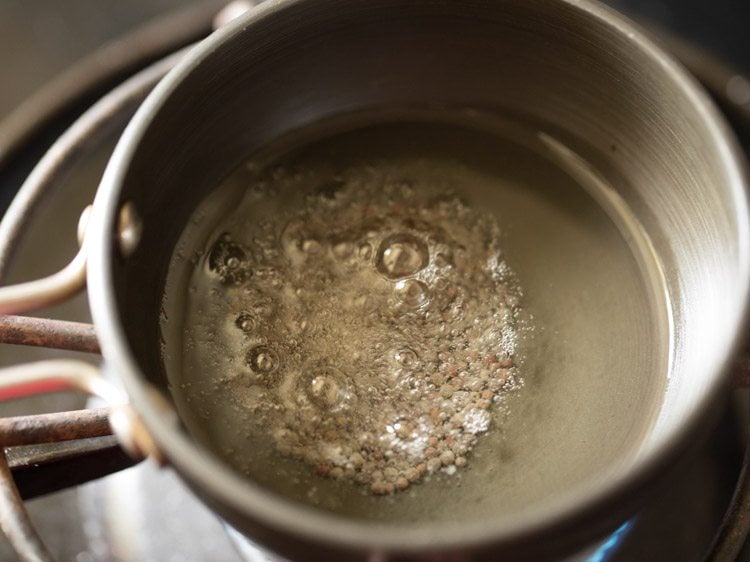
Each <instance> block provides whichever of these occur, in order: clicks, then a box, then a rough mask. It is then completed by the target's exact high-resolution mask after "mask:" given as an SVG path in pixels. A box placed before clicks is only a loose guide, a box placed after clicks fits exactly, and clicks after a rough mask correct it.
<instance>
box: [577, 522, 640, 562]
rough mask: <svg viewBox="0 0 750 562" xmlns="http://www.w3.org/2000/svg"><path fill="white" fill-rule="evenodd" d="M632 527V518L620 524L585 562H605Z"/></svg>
mask: <svg viewBox="0 0 750 562" xmlns="http://www.w3.org/2000/svg"><path fill="white" fill-rule="evenodd" d="M632 527H633V519H631V520H630V521H626V522H625V523H623V524H622V525H620V527H619V528H618V529H617V530H616V531H615V532H614V533H612V534H611V535H610V537H609V538H608V539H607V540H606V541H604V542H603V543H602V544H601V545H600V546H599V548H597V549H596V552H594V553H593V554H592V555H591V556H589V557H588V559H587V560H586V562H607V561H608V560H609V559H610V558H611V557H612V555H613V554H614V553H615V552H616V551H617V547H619V546H620V543H622V541H623V539H624V538H625V537H626V536H627V534H628V532H629V531H630V529H631V528H632Z"/></svg>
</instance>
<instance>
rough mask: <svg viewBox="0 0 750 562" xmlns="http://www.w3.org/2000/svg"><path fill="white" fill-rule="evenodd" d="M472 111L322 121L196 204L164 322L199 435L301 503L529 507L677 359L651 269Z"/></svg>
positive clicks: (587, 199) (629, 421)
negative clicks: (362, 121) (429, 117)
mask: <svg viewBox="0 0 750 562" xmlns="http://www.w3.org/2000/svg"><path fill="white" fill-rule="evenodd" d="M482 128H484V129H485V130H483V131H480V130H477V128H476V126H475V124H474V125H473V126H472V127H468V126H466V123H460V124H457V123H443V124H435V123H426V122H419V121H414V122H400V123H391V124H381V125H374V126H366V127H359V128H358V127H354V126H353V125H352V124H351V123H349V124H344V123H335V124H330V125H328V126H326V125H324V126H322V127H316V128H315V131H316V133H315V134H316V135H317V138H316V137H313V136H306V133H305V132H303V133H301V134H298V135H296V136H294V137H290V138H288V139H285V140H283V141H282V142H280V143H279V144H278V145H277V146H273V147H269V148H268V150H266V151H264V152H263V153H262V154H258V155H254V156H253V158H252V159H251V160H248V162H246V163H243V165H242V166H240V167H239V168H238V169H237V170H236V171H235V172H234V173H232V174H231V175H230V176H229V177H228V178H227V179H226V181H225V182H224V183H223V185H221V186H220V187H219V188H218V189H217V190H216V191H215V193H213V194H212V195H211V196H210V197H209V198H208V199H207V200H206V201H205V202H204V203H203V204H202V205H201V206H200V207H199V208H198V210H197V211H196V212H195V214H194V217H193V220H192V222H191V224H190V225H189V227H188V228H187V229H186V230H185V232H184V233H183V236H182V238H181V240H180V243H179V244H178V247H177V249H176V251H175V254H174V257H173V260H172V263H171V265H170V273H169V276H168V279H167V290H166V291H165V295H166V296H165V301H164V310H165V317H164V319H163V322H162V333H163V339H164V342H165V343H164V348H163V355H164V362H165V367H166V370H167V373H168V375H169V377H170V382H171V384H172V391H173V393H174V395H175V397H176V400H177V403H178V407H179V409H180V412H181V415H182V416H183V419H184V420H185V422H186V424H187V426H188V428H189V429H190V430H191V432H193V434H194V435H195V436H196V438H197V439H198V440H200V441H201V442H203V443H204V444H205V445H206V446H207V447H208V448H210V449H211V450H213V451H214V452H215V453H216V454H218V455H219V456H221V457H222V458H223V459H225V460H226V461H227V462H228V463H229V464H231V465H232V466H233V467H235V468H236V469H237V470H238V471H240V472H241V473H242V474H244V475H246V476H247V477H249V478H251V479H252V480H254V481H256V482H258V483H259V484H261V485H264V486H266V487H269V488H271V489H273V490H275V491H277V492H279V493H281V494H284V495H286V496H289V497H291V498H294V499H296V500H299V501H303V502H306V503H309V504H312V505H315V506H317V507H320V508H323V509H327V510H332V511H336V512H339V513H343V514H348V515H352V516H356V517H364V518H372V519H383V520H387V521H399V520H402V521H410V522H414V521H415V520H417V521H428V520H465V519H466V518H474V517H482V518H486V517H489V516H493V515H497V512H498V511H504V512H509V511H518V510H521V509H524V508H526V507H529V506H530V505H532V504H533V503H535V502H540V501H544V500H545V499H549V498H550V497H551V496H554V494H555V493H556V492H562V491H564V490H569V489H570V488H571V487H574V486H576V485H583V484H585V483H586V482H587V481H590V480H591V479H593V478H598V477H603V475H604V474H605V473H606V470H607V469H608V468H611V467H612V466H613V465H615V464H616V463H617V462H620V461H624V460H626V459H627V458H629V457H630V456H631V455H632V454H633V452H634V451H635V450H636V449H637V446H638V444H639V442H640V440H642V438H643V436H644V435H645V433H646V431H647V430H648V428H649V427H650V425H651V424H652V422H653V419H654V414H655V412H656V411H657V409H658V406H659V404H660V401H661V394H662V392H663V387H664V384H665V378H666V357H667V347H668V340H667V334H666V329H667V327H666V318H665V317H664V315H662V314H661V313H660V310H661V309H660V308H659V307H658V306H655V303H656V302H658V299H659V296H660V294H661V289H660V287H659V284H658V279H654V274H653V272H654V271H657V270H658V267H653V263H650V262H649V261H648V260H649V259H651V258H650V256H648V253H647V252H646V251H645V250H644V248H641V247H637V244H635V243H634V242H633V241H634V240H636V241H637V240H640V239H642V238H643V237H642V234H641V233H637V236H635V235H632V236H629V235H628V229H637V224H636V223H635V222H634V221H633V220H632V217H629V216H623V213H620V215H618V216H612V211H611V209H608V211H609V214H608V212H605V210H604V209H603V208H602V207H601V206H600V204H599V203H597V200H599V201H602V198H601V197H597V196H596V193H594V196H593V197H592V193H591V192H592V190H593V191H597V190H602V189H606V186H605V187H602V186H601V185H598V184H597V183H596V182H591V183H589V184H586V185H585V186H582V185H581V183H579V182H581V181H585V178H584V179H582V176H581V174H573V175H571V174H569V173H568V171H566V170H564V169H563V168H562V167H560V166H558V165H557V164H555V163H553V162H555V161H556V160H557V161H559V155H552V154H550V153H549V146H548V143H545V142H543V141H544V137H538V136H537V135H535V134H533V133H532V132H529V131H525V130H523V129H519V128H516V127H506V126H497V127H494V126H493V127H491V128H490V129H491V130H486V129H487V123H483V127H482ZM347 129H350V130H349V131H348V132H347V131H346V130H347ZM351 129H353V130H351ZM321 131H326V132H325V133H322V134H321ZM540 138H541V140H539V139H540ZM511 139H512V140H511ZM573 177H575V178H576V179H575V180H574V179H573ZM625 211H626V210H625ZM625 214H626V213H625ZM475 363H476V364H475ZM445 387H448V388H445ZM485 392H486V394H483V393H485ZM482 400H485V402H489V403H481V404H480V402H481V401H482ZM478 406H479V407H478ZM478 412H483V413H482V414H478ZM440 415H443V418H441V419H440V420H439V422H438V416H440ZM431 418H432V419H433V421H434V422H435V423H434V424H432V425H430V424H431V421H430V420H431ZM475 421H476V422H477V423H478V424H479V425H477V423H474V422H475ZM386 427H388V428H390V430H389V431H390V433H393V440H391V441H388V442H387V445H388V446H387V447H386V446H384V445H383V443H381V442H384V441H383V439H381V438H380V437H381V436H380V434H379V433H378V430H379V428H386ZM467 428H469V429H467ZM471 428H473V429H471ZM368 429H369V431H368ZM368 433H369V435H368ZM386 433H388V432H387V431H385V430H384V431H383V435H386ZM449 436H450V437H451V439H450V441H449V442H448V446H447V447H445V446H443V449H440V450H433V451H431V450H428V448H429V447H431V446H432V445H435V447H433V448H435V449H436V448H437V444H438V443H444V442H445V440H446V439H447V438H448V437H449ZM454 437H455V438H454ZM431 438H432V439H434V442H433V441H430V439H431ZM464 438H465V441H462V439H464ZM368 439H369V440H370V441H371V442H369V443H368ZM454 444H455V445H454ZM359 445H362V448H361V449H360V448H359ZM415 447H416V449H415ZM368 455H369V456H368ZM380 457H383V458H382V462H380ZM436 457H437V458H438V459H440V458H443V459H444V460H446V461H447V462H439V461H438V462H435V461H434V460H433V462H432V466H431V467H430V469H429V470H428V469H427V467H426V462H428V461H430V459H434V458H436ZM373 458H374V459H377V460H373ZM458 458H460V459H461V461H459V462H456V460H457V459H458ZM368 462H369V463H371V464H370V465H368ZM378 463H380V464H378ZM399 463H401V464H399ZM420 464H425V466H420ZM368 466H369V470H367V467H368ZM394 466H395V467H397V468H398V470H395V469H394V470H392V474H390V475H389V474H387V473H386V474H385V475H384V474H383V470H382V469H383V468H386V467H387V468H391V467H394ZM456 466H460V467H461V469H460V470H455V467H456ZM387 468H386V470H387ZM449 469H450V470H449ZM407 470H412V471H413V470H417V471H420V470H421V472H419V474H417V473H415V472H411V473H407ZM407 477H408V478H407ZM377 482H380V483H381V484H382V486H380V487H377V486H376V483H377ZM397 483H398V485H396V484H397ZM388 484H391V488H390V489H388V488H386V487H385V486H386V485H388ZM394 485H396V486H395V489H396V490H398V489H399V488H400V489H402V490H405V491H403V492H401V493H397V494H395V495H389V496H387V497H378V496H375V495H373V494H372V492H373V491H374V492H376V493H387V492H391V493H392V492H393V491H394ZM407 488H408V489H407Z"/></svg>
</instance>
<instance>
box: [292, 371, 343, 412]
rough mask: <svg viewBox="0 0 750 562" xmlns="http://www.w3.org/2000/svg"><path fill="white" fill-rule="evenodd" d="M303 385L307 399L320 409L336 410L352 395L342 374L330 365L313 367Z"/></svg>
mask: <svg viewBox="0 0 750 562" xmlns="http://www.w3.org/2000/svg"><path fill="white" fill-rule="evenodd" d="M304 385H305V386H304V389H303V390H304V392H305V394H306V396H307V398H308V400H310V402H311V403H312V404H314V405H315V406H317V407H318V408H320V409H322V410H326V411H338V410H340V409H342V408H343V407H344V406H345V405H346V404H347V402H348V401H349V400H350V399H351V397H352V395H351V389H350V388H349V384H348V383H347V379H346V377H345V376H344V374H343V373H341V371H339V370H338V369H335V368H333V367H330V366H325V367H319V368H317V369H313V370H312V371H311V373H310V374H309V375H308V377H307V378H306V380H305V381H304Z"/></svg>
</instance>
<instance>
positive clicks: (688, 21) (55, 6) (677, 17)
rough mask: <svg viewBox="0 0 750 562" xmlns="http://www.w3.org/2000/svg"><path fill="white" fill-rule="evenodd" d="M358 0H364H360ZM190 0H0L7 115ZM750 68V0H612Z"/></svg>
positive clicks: (0, 108) (1, 91) (0, 99)
mask: <svg viewBox="0 0 750 562" xmlns="http://www.w3.org/2000/svg"><path fill="white" fill-rule="evenodd" d="M353 1H359V0H353ZM189 3H190V2H189V1H188V0H0V72H2V74H3V79H2V81H0V118H2V117H3V116H4V115H6V114H7V113H8V112H9V111H11V109H12V108H13V107H15V106H16V105H17V104H18V103H20V101H21V100H23V99H24V98H25V97H26V96H28V95H29V94H30V93H31V92H33V91H34V90H35V89H37V88H39V87H40V86H41V85H43V84H44V83H45V82H46V81H48V80H49V79H50V78H52V77H53V76H55V75H56V74H58V73H59V72H61V71H62V70H63V69H64V68H66V66H68V65H70V64H71V63H72V62H74V61H75V60H77V59H78V58H80V57H81V56H83V55H85V54H86V53H88V52H90V51H91V50H93V49H95V48H96V47H97V46H98V45H101V44H102V43H104V42H105V41H106V40H108V39H110V38H112V37H114V36H117V35H118V34H120V33H122V32H124V31H126V30H128V29H131V28H133V27H134V26H136V25H137V24H138V23H140V22H143V21H145V20H146V19H149V18H151V17H154V16H155V15H157V14H160V13H164V12H166V11H169V10H170V9H175V8H178V7H180V6H185V5H187V4H189ZM608 3H609V4H611V5H613V6H615V7H616V8H618V9H620V10H621V11H623V12H626V13H628V14H630V15H633V16H638V17H645V18H647V19H649V20H652V21H654V22H656V23H658V24H660V25H662V26H663V27H665V28H667V29H670V30H672V31H674V32H677V33H678V34H680V35H683V36H685V37H687V38H689V39H691V40H692V41H695V42H698V43H700V44H701V45H703V46H704V47H705V48H707V49H709V50H711V51H713V52H714V53H716V54H718V55H720V56H721V57H722V58H723V59H725V60H726V61H731V62H732V64H733V65H735V66H736V67H737V68H738V70H742V71H743V72H750V31H749V29H748V28H749V27H750V1H749V0H610V1H609V2H608Z"/></svg>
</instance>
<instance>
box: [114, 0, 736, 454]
mask: <svg viewBox="0 0 750 562" xmlns="http://www.w3.org/2000/svg"><path fill="white" fill-rule="evenodd" d="M288 4H289V5H288V6H287V8H288V9H275V8H274V7H268V8H261V9H260V10H259V15H258V19H257V21H255V20H247V22H246V23H247V24H249V25H250V28H249V29H248V30H247V31H246V32H245V31H244V29H243V28H244V27H246V26H243V27H239V26H235V27H233V28H232V29H231V30H227V31H224V33H225V34H226V35H227V37H226V39H227V41H226V43H225V44H224V45H223V46H222V47H221V48H220V49H217V50H215V51H213V52H211V53H209V54H208V55H207V56H206V57H205V58H204V59H203V60H201V61H199V62H198V64H196V65H195V67H194V68H193V69H192V71H191V73H190V75H189V76H187V77H186V78H185V80H183V81H182V82H181V83H180V84H179V85H178V86H176V87H175V88H174V90H173V91H172V92H171V93H170V97H169V101H168V103H166V104H163V105H162V106H161V107H159V111H158V113H156V115H155V117H154V119H153V122H152V123H151V126H150V127H149V128H148V129H147V130H146V132H145V134H144V136H143V138H142V139H141V142H140V144H139V146H138V148H137V150H136V152H135V155H134V157H133V160H132V162H131V165H130V168H129V171H128V175H127V177H126V179H125V182H124V187H123V190H122V195H121V200H122V201H128V200H129V201H133V202H134V203H135V205H136V207H137V208H138V209H139V210H140V212H141V214H142V216H143V220H144V225H145V227H144V231H143V240H142V243H141V245H140V247H139V249H138V251H137V252H136V253H135V254H134V255H133V256H131V257H130V258H128V259H127V260H119V261H117V263H116V265H115V268H116V271H115V275H114V279H115V280H116V287H115V289H116V291H117V294H118V299H119V306H120V309H121V316H122V318H123V319H124V321H125V330H126V333H127V335H128V339H129V343H130V345H131V346H132V349H133V351H134V353H135V356H136V358H137V360H138V362H139V364H140V366H141V368H142V370H143V372H144V373H145V374H146V376H147V377H148V378H149V379H150V380H151V381H152V382H155V383H156V384H157V385H158V386H160V387H162V388H166V387H167V381H166V378H165V375H164V372H163V368H162V366H161V360H160V347H159V331H158V327H159V311H160V306H161V297H162V294H161V293H162V287H163V286H164V282H165V276H166V270H167V265H168V263H169V260H170V257H171V255H172V252H173V249H174V246H175V243H176V241H177V239H178V237H179V236H180V233H181V232H182V229H183V227H184V225H185V224H186V222H187V221H188V219H189V217H190V214H191V213H192V211H193V210H194V209H195V207H196V205H197V204H198V203H199V202H200V201H201V200H202V199H203V198H204V197H205V196H206V195H207V194H208V193H209V192H210V191H211V190H212V189H214V188H215V187H216V186H217V185H218V184H219V183H220V181H221V180H222V179H223V178H224V177H225V176H226V175H227V174H228V173H229V172H230V171H231V170H232V169H233V168H235V167H236V166H237V165H238V164H239V163H240V162H241V161H242V160H243V158H245V157H246V156H247V155H248V154H250V153H252V152H253V151H255V150H257V149H259V148H260V147H263V146H265V145H266V144H268V143H270V142H271V141H273V140H274V139H277V138H279V137H281V136H283V135H284V134H286V133H288V132H290V131H293V130H297V129H302V128H305V127H307V126H310V125H312V124H314V123H316V122H318V121H320V120H323V119H325V118H327V117H331V116H334V115H340V114H343V113H349V112H356V111H361V110H368V109H377V108H400V109H408V108H419V109H425V110H432V111H434V110H439V109H440V108H473V109H478V110H482V111H488V112H497V113H499V114H503V115H510V116H513V117H514V118H516V117H520V118H522V119H523V120H526V121H527V122H531V123H537V124H539V127H540V128H543V129H544V130H545V131H547V132H548V133H549V135H550V138H554V139H556V140H557V141H559V142H560V143H562V144H563V145H564V146H566V147H569V148H572V149H573V150H574V151H575V153H576V154H578V155H580V156H582V157H583V158H584V159H585V160H586V161H587V162H589V163H590V164H592V165H593V166H594V167H595V168H596V169H597V170H599V171H600V172H601V173H602V174H603V176H604V177H606V179H607V181H608V183H609V185H610V187H611V188H612V189H613V190H614V193H616V194H617V197H619V198H621V199H622V201H624V202H625V203H626V204H627V206H628V207H629V208H630V210H631V211H632V212H633V213H634V215H635V216H636V217H637V219H638V221H639V222H640V225H641V227H642V228H643V231H644V232H645V233H646V234H647V235H648V237H649V239H650V241H651V244H652V245H653V251H654V252H655V254H656V255H657V256H658V260H659V263H660V267H661V272H656V274H658V275H661V276H662V277H663V283H664V287H663V289H664V291H665V292H667V293H668V294H669V301H668V303H669V304H668V306H669V313H670V314H671V316H672V322H673V326H674V328H673V329H672V330H671V333H669V334H668V335H667V334H664V333H662V332H660V331H659V330H656V331H655V332H654V337H655V338H656V339H657V340H659V341H656V342H655V344H654V346H655V348H656V349H658V350H659V352H658V353H659V355H660V357H659V358H657V359H654V358H653V350H654V348H651V347H649V346H648V345H647V342H641V343H642V345H643V346H644V348H643V349H639V348H634V349H632V350H631V352H632V354H634V355H636V356H638V355H639V354H642V355H643V357H644V358H646V359H644V362H642V363H638V362H636V363H635V364H636V365H641V368H640V371H641V372H632V373H630V376H633V377H641V378H642V379H641V380H644V381H646V382H644V385H643V388H651V386H650V384H648V383H647V381H648V379H649V378H652V377H657V378H659V380H666V379H667V377H668V376H669V377H670V378H669V382H668V384H666V390H665V393H664V401H663V406H662V408H661V410H660V413H659V415H658V419H657V421H656V422H655V424H654V426H653V430H652V431H651V432H650V433H649V435H648V437H644V439H643V444H642V446H641V448H640V453H641V454H645V453H646V452H648V451H649V450H652V449H653V448H655V447H658V446H660V445H663V444H664V440H666V439H668V438H670V437H671V436H672V434H673V432H674V430H675V428H676V427H679V426H680V425H681V424H683V423H685V422H686V420H687V419H688V416H689V414H690V413H691V412H692V411H693V410H694V409H695V407H696V406H697V405H699V404H700V402H701V397H702V396H703V395H704V394H705V393H706V392H707V391H708V390H710V389H711V388H713V387H714V386H715V384H716V379H717V377H718V375H719V369H720V367H721V365H722V363H723V361H724V360H725V356H726V354H727V349H728V345H729V344H730V343H731V340H732V333H733V331H734V329H735V326H736V323H737V318H738V314H739V309H740V308H741V304H742V302H743V298H744V287H743V286H741V285H742V280H743V276H744V273H745V272H744V268H745V260H746V255H745V253H746V250H745V246H744V244H745V242H744V241H742V243H740V240H741V238H742V235H744V234H745V224H744V220H745V217H744V214H743V213H744V209H745V207H744V200H742V199H741V198H740V197H741V196H740V194H739V193H738V192H737V191H736V190H737V184H736V178H734V177H733V176H732V175H731V173H730V172H727V168H726V167H725V164H726V161H727V154H726V152H725V150H724V149H723V148H722V147H721V146H718V145H717V143H716V137H715V131H713V130H711V129H710V128H709V127H708V125H707V124H706V116H705V115H703V114H701V113H700V111H699V110H698V109H697V108H696V104H695V100H694V99H692V98H691V97H690V96H689V95H688V94H686V93H685V92H684V91H683V90H682V89H681V88H680V86H679V84H678V83H677V82H672V81H667V80H665V79H664V68H663V66H662V65H661V64H659V63H657V62H654V61H653V60H651V59H650V58H649V57H647V56H646V53H644V51H643V50H642V48H640V47H635V46H634V44H633V43H631V42H630V41H628V40H627V39H626V38H624V37H623V38H619V37H613V36H612V33H611V29H610V28H609V27H608V26H607V25H605V24H604V23H602V22H601V21H600V20H599V19H597V18H596V17H595V16H594V15H592V14H590V13H586V12H584V11H580V10H578V9H576V8H574V7H572V6H568V5H566V4H563V3H549V2H544V1H541V0H539V1H534V0H518V1H504V2H493V3H486V2H473V1H455V2H450V3H435V2H427V1H411V0H407V1H404V0H399V1H386V0H382V1H378V2H367V3H356V4H353V3H351V2H344V1H340V0H325V1H322V2H314V1H298V2H289V3H288ZM597 9H598V8H597ZM732 189H735V191H732ZM662 296H664V295H662ZM613 299H616V296H614V297H613ZM663 304H664V306H667V299H666V297H665V298H664V299H663ZM616 333H617V332H616V330H614V331H613V334H615V335H614V336H613V337H616ZM667 338H671V339H670V341H667ZM605 343H606V342H605ZM622 343H623V342H617V341H612V342H611V345H612V346H613V347H614V346H618V345H621V344H622ZM596 353H599V354H602V355H603V356H604V355H606V350H597V351H596ZM636 370H639V369H636ZM615 371H616V368H615ZM599 374H601V373H599ZM605 375H606V373H605ZM621 375H622V374H621ZM597 376H598V375H597ZM622 376H627V375H622ZM643 377H645V378H643ZM608 384H611V385H613V387H614V388H616V385H617V378H616V377H615V378H614V379H613V380H611V381H610V382H609V383H608ZM601 396H602V398H601V399H602V400H606V399H607V397H606V396H605V395H601ZM638 398H640V397H638V396H637V395H635V396H631V397H630V399H634V401H636V402H637V401H638V400H636V399H638ZM645 398H647V397H644V399H645ZM617 423H622V424H625V425H627V424H628V423H629V422H628V421H627V414H624V418H623V419H621V420H619V421H618V422H617ZM634 458H635V456H634V455H630V456H629V457H628V458H626V459H620V462H622V463H623V465H622V466H621V467H620V468H623V467H625V466H626V465H630V464H631V463H632V462H633V460H634Z"/></svg>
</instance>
